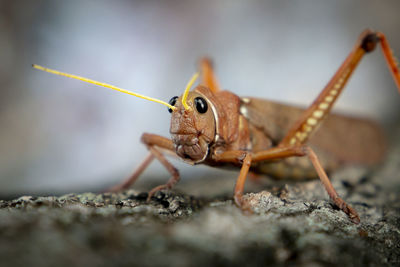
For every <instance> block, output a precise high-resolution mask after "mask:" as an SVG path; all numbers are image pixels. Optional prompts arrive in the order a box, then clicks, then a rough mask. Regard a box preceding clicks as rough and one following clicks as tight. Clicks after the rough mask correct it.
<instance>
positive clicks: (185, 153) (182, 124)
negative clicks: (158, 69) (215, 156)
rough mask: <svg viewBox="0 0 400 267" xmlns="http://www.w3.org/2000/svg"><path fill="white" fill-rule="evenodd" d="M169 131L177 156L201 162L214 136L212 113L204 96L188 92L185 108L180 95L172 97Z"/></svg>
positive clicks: (189, 160)
mask: <svg viewBox="0 0 400 267" xmlns="http://www.w3.org/2000/svg"><path fill="white" fill-rule="evenodd" d="M169 103H170V104H171V105H173V106H175V107H176V109H175V110H174V111H173V110H172V109H171V111H170V112H171V127H170V133H171V137H172V141H173V142H174V144H175V150H176V153H177V155H178V156H179V157H181V158H183V159H185V160H186V161H188V162H190V163H200V162H202V161H203V160H204V159H205V158H206V157H207V154H208V150H209V144H210V143H211V142H212V141H213V140H214V137H215V119H214V114H213V112H212V110H211V108H209V106H210V103H208V101H207V100H206V97H205V96H203V95H202V94H200V93H199V92H197V91H196V90H194V91H192V92H189V94H188V96H187V99H186V104H187V106H188V108H185V107H184V105H183V104H182V96H181V97H173V98H171V100H170V102H169Z"/></svg>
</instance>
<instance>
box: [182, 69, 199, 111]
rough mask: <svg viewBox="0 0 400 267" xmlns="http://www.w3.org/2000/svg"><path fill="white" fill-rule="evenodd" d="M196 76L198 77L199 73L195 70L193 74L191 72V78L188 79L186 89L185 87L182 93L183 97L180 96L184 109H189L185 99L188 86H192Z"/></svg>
mask: <svg viewBox="0 0 400 267" xmlns="http://www.w3.org/2000/svg"><path fill="white" fill-rule="evenodd" d="M198 77H199V73H198V72H196V73H195V74H193V76H192V78H191V79H190V81H189V82H188V84H187V85H186V89H185V92H184V93H183V97H182V105H183V107H184V108H185V110H189V109H190V107H189V105H188V104H187V103H186V99H187V96H188V94H189V90H190V88H191V87H192V85H193V83H194V82H195V81H196V79H197V78H198Z"/></svg>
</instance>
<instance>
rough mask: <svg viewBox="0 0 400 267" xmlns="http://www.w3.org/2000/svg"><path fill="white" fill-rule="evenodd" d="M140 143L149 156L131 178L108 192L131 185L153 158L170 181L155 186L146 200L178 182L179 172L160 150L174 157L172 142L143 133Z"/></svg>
mask: <svg viewBox="0 0 400 267" xmlns="http://www.w3.org/2000/svg"><path fill="white" fill-rule="evenodd" d="M141 141H142V142H143V143H144V144H145V145H146V146H147V148H148V149H149V152H150V153H149V155H148V156H147V157H146V158H145V159H144V161H143V162H142V163H141V164H140V165H139V167H138V168H137V169H136V170H135V171H134V172H133V174H132V175H131V176H129V177H128V178H127V179H126V180H124V181H123V182H122V183H120V184H117V185H116V186H114V187H112V188H110V189H109V190H108V191H111V192H118V191H121V190H124V189H127V188H129V187H130V186H131V185H133V184H134V183H135V182H136V180H137V179H138V178H139V176H140V175H141V174H142V172H143V171H144V170H145V169H146V168H147V167H148V165H149V164H150V163H151V162H152V161H153V159H154V158H157V159H158V160H159V161H160V162H161V164H162V165H163V166H164V167H165V168H166V169H167V170H168V172H169V173H170V174H171V178H170V180H169V181H168V182H167V183H166V184H164V185H160V186H157V187H155V188H153V189H152V190H150V192H149V196H148V200H149V199H150V198H151V197H152V196H153V195H154V194H155V193H156V192H157V191H159V190H162V189H166V188H168V189H171V188H172V187H173V186H174V185H175V184H176V183H177V182H178V181H179V172H178V170H177V169H176V168H175V167H174V166H173V165H172V164H171V163H169V161H168V160H167V159H166V158H165V156H164V155H163V154H162V153H161V150H163V151H166V152H168V153H170V154H173V155H175V146H174V144H173V142H172V141H171V140H170V139H168V138H165V137H162V136H159V135H155V134H148V133H144V134H143V135H142V138H141Z"/></svg>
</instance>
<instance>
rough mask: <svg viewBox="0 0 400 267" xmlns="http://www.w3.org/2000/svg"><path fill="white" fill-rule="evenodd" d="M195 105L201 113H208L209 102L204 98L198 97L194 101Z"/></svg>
mask: <svg viewBox="0 0 400 267" xmlns="http://www.w3.org/2000/svg"><path fill="white" fill-rule="evenodd" d="M194 105H195V106H196V109H197V111H198V112H199V113H206V112H207V109H208V105H207V101H206V100H205V99H204V98H202V97H196V98H195V99H194Z"/></svg>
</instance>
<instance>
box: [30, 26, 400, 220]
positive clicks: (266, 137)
mask: <svg viewBox="0 0 400 267" xmlns="http://www.w3.org/2000/svg"><path fill="white" fill-rule="evenodd" d="M378 43H380V44H381V46H382V51H383V54H384V56H385V58H386V61H387V63H388V66H389V69H390V71H391V73H392V75H393V77H394V80H395V83H396V85H397V87H398V88H399V91H400V74H399V68H398V66H397V64H396V60H395V58H394V56H393V55H392V53H391V50H390V47H389V45H388V42H387V41H386V38H385V36H384V35H383V34H382V33H380V32H374V31H372V30H366V31H364V32H363V33H362V34H361V36H360V37H359V39H358V41H357V42H356V44H355V46H354V48H353V50H352V51H351V53H350V54H349V56H348V57H347V58H346V60H345V61H344V63H343V64H342V65H341V66H340V68H339V69H338V71H337V72H336V74H335V75H334V76H333V78H332V79H331V80H330V81H329V83H328V84H327V85H326V87H325V88H324V90H323V91H322V92H321V93H320V94H319V96H318V97H317V98H316V99H315V101H314V102H313V103H312V104H311V106H309V107H308V108H307V109H300V108H296V107H292V106H287V105H283V104H279V103H275V102H271V101H268V100H261V99H257V98H247V97H242V98H241V97H238V96H236V95H235V94H233V93H231V92H229V91H221V90H220V89H219V86H218V83H217V81H216V78H215V76H214V73H213V70H212V66H211V63H210V61H209V60H208V59H203V60H202V61H201V65H200V69H201V75H202V81H201V85H199V86H197V87H196V88H195V89H194V90H193V91H191V92H189V90H190V88H191V85H192V84H193V82H194V80H195V78H196V76H194V77H193V78H192V80H191V81H190V82H189V84H188V86H187V88H186V90H185V92H184V94H183V95H182V96H180V97H177V96H176V97H173V98H172V99H171V100H170V101H169V104H167V103H165V102H162V101H160V100H155V99H150V98H147V97H144V96H141V95H138V94H135V93H132V92H130V91H126V90H124V89H120V88H117V87H114V86H111V85H107V84H103V83H99V82H96V81H92V80H89V79H86V78H82V77H79V76H75V75H71V74H66V73H61V72H58V71H54V70H50V69H47V68H43V67H40V66H37V65H34V67H35V68H38V69H41V70H44V71H48V72H52V73H55V74H59V75H63V76H67V77H71V78H76V79H80V80H83V81H86V82H90V83H94V84H97V85H101V86H105V87H108V88H111V89H115V90H119V91H122V92H125V93H129V94H133V95H136V96H139V97H142V98H146V99H148V100H152V101H156V102H159V103H162V104H164V105H166V106H168V108H169V112H170V113H171V127H170V133H171V139H168V138H165V137H162V136H158V135H154V134H148V133H144V134H143V135H142V142H143V143H144V144H145V145H146V146H147V148H148V149H149V151H150V153H149V155H148V156H147V157H146V158H145V160H144V161H143V163H142V164H141V165H140V166H139V167H138V169H137V170H136V171H135V172H134V173H133V175H132V176H131V177H129V179H127V180H126V181H124V182H123V183H121V184H119V185H117V186H115V187H113V188H112V190H113V191H117V190H121V189H124V188H127V187H129V186H130V185H132V184H133V183H134V182H135V181H136V179H137V178H138V177H139V175H140V174H141V173H142V172H143V170H144V169H145V168H146V167H147V166H148V165H149V164H150V163H151V161H152V160H153V159H154V158H157V159H158V160H159V161H160V162H161V163H162V164H163V165H164V167H165V168H166V169H167V170H168V171H169V173H170V174H171V176H172V177H171V179H170V180H169V181H168V182H167V183H166V184H164V185H160V186H158V187H155V188H154V189H152V190H151V191H150V192H149V199H150V198H151V196H152V195H154V193H155V192H157V191H159V190H162V189H170V188H172V187H173V186H174V185H175V184H176V183H177V182H178V181H179V173H178V171H177V170H176V169H175V168H174V167H173V166H172V165H171V164H170V163H169V162H168V161H167V159H166V158H165V157H164V155H163V152H165V151H167V152H170V153H169V154H173V155H176V156H178V157H180V158H181V159H183V160H184V161H186V162H188V163H190V164H206V165H210V166H226V165H231V166H236V167H238V168H240V173H239V177H238V179H237V182H236V186H235V191H234V200H235V203H236V204H237V205H238V206H239V207H241V208H243V209H248V208H250V207H248V204H246V203H244V201H243V198H242V196H243V188H244V184H245V180H246V177H247V174H248V172H249V170H251V171H252V172H255V173H264V174H269V175H271V176H273V177H278V178H287V179H304V178H316V177H319V179H321V181H322V183H323V185H324V187H325V189H326V191H327V192H328V194H329V196H330V198H331V199H332V200H333V202H334V203H335V204H336V205H337V206H338V207H339V208H340V209H341V210H343V211H344V212H345V213H346V214H347V215H348V216H349V217H350V219H351V220H352V221H353V222H355V223H359V221H360V219H359V216H358V214H357V212H356V211H355V210H354V209H352V208H351V207H350V206H349V205H348V204H346V202H345V201H344V200H343V199H341V198H340V197H339V196H338V194H337V193H336V191H335V189H334V188H333V186H332V184H331V182H330V181H329V179H328V176H327V175H326V172H325V171H332V170H334V169H335V168H337V167H338V166H340V165H342V164H343V163H354V162H357V163H363V164H374V163H377V162H379V161H380V160H381V158H382V155H383V152H384V144H383V143H384V141H383V137H382V135H381V131H380V129H379V127H377V126H376V125H375V124H374V123H372V122H370V121H368V120H360V119H354V118H349V117H344V116H339V115H331V116H328V114H329V112H330V110H331V108H332V106H333V104H334V103H335V101H336V99H337V98H338V96H339V95H340V93H341V91H342V89H343V88H344V86H345V84H346V83H347V80H348V79H349V78H350V76H351V74H352V73H353V71H354V69H355V68H356V66H357V64H358V63H359V61H360V60H361V58H362V57H363V56H364V54H365V53H368V52H371V51H372V50H374V49H375V46H376V45H377V44H378ZM323 121H324V123H323V126H322V127H321V128H319V126H321V124H322V122H323ZM318 128H319V129H318ZM353 129H354V131H353ZM316 132H317V134H315V135H314V133H316ZM367 144H368V145H367ZM316 152H317V153H316ZM316 154H318V157H317V155H316Z"/></svg>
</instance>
